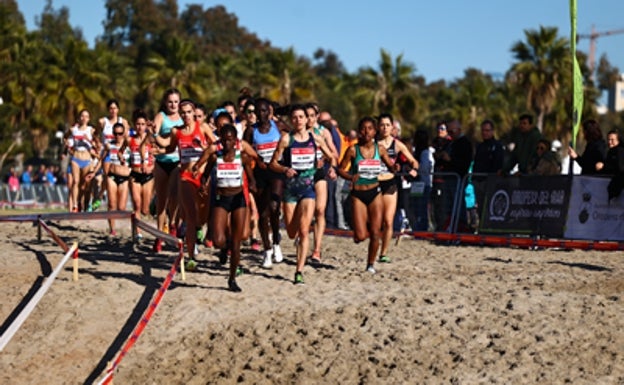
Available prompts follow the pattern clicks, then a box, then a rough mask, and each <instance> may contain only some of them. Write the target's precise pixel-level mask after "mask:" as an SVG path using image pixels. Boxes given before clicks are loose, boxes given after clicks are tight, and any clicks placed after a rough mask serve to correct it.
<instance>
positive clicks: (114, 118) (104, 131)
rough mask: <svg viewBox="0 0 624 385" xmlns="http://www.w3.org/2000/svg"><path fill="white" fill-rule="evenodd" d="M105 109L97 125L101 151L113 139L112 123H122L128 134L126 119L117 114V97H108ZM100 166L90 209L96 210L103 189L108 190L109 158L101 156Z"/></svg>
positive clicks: (103, 150) (99, 203) (104, 149)
mask: <svg viewBox="0 0 624 385" xmlns="http://www.w3.org/2000/svg"><path fill="white" fill-rule="evenodd" d="M106 109H107V110H108V115H107V116H104V117H102V118H100V119H99V120H98V125H99V129H100V138H101V141H102V152H105V151H106V144H107V143H112V142H114V141H115V135H114V133H113V125H114V124H115V123H121V124H123V127H124V131H125V132H126V136H128V132H129V129H130V125H129V124H128V121H127V120H126V119H124V118H122V117H121V116H119V102H118V101H117V99H109V100H108V101H107V102H106ZM102 162H103V164H102V168H101V172H98V173H97V175H96V176H95V178H96V183H97V188H96V191H95V192H94V194H95V199H94V201H93V205H92V207H91V208H92V209H93V210H97V209H98V208H99V207H100V206H101V205H102V198H103V196H104V191H108V187H107V185H106V183H107V181H108V178H107V177H106V176H107V175H108V171H109V169H110V158H109V157H107V156H106V157H102Z"/></svg>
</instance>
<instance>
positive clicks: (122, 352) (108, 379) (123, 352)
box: [98, 248, 184, 384]
mask: <svg viewBox="0 0 624 385" xmlns="http://www.w3.org/2000/svg"><path fill="white" fill-rule="evenodd" d="M182 258H184V249H183V248H180V253H179V255H178V258H176V260H175V262H174V263H173V265H172V266H171V269H170V270H169V274H167V278H165V281H164V282H163V284H162V286H161V287H160V289H158V293H157V294H156V296H155V297H154V299H153V300H152V302H151V303H150V305H149V306H148V308H147V310H146V311H145V314H143V317H142V318H141V321H139V324H138V325H137V326H136V328H135V329H134V331H133V332H132V335H131V336H130V337H129V338H128V340H127V341H126V344H125V345H124V347H123V348H122V349H121V350H120V351H119V354H118V355H117V358H116V359H115V361H113V364H112V365H111V367H110V368H109V369H108V370H107V371H106V375H105V376H104V378H103V379H102V380H101V381H100V382H98V384H110V382H111V381H112V380H113V374H114V371H115V369H116V368H117V367H118V366H119V363H120V362H121V360H122V359H123V358H124V357H125V355H126V354H127V353H128V351H129V350H130V348H132V346H133V345H134V343H135V342H136V341H137V340H138V339H139V336H140V335H141V333H143V330H144V329H145V326H147V323H148V322H149V321H150V319H151V318H152V316H153V315H154V312H155V311H156V308H157V307H158V305H159V304H160V301H161V300H162V298H163V296H164V295H165V292H166V291H167V289H168V288H169V285H170V284H171V281H173V277H174V276H175V274H176V270H177V269H178V265H179V264H180V263H181V261H182Z"/></svg>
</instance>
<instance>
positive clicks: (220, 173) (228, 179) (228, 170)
mask: <svg viewBox="0 0 624 385" xmlns="http://www.w3.org/2000/svg"><path fill="white" fill-rule="evenodd" d="M239 143H240V141H238V140H237V141H236V147H235V151H236V155H234V161H232V162H226V161H225V160H224V159H223V156H224V153H223V147H222V146H221V147H220V146H217V148H219V147H220V149H218V150H217V165H216V167H217V173H216V175H217V187H241V186H242V185H243V160H242V158H241V150H240V146H239Z"/></svg>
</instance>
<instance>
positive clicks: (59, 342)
mask: <svg viewBox="0 0 624 385" xmlns="http://www.w3.org/2000/svg"><path fill="white" fill-rule="evenodd" d="M117 223H118V225H117V228H118V231H117V232H118V236H116V237H110V236H108V235H107V231H106V226H105V222H104V221H99V222H96V221H93V222H89V221H81V222H71V221H57V222H55V223H49V224H50V227H51V228H52V229H53V231H54V232H55V233H57V234H58V235H59V236H60V237H61V238H62V239H63V240H64V241H65V242H66V243H68V244H71V243H73V242H78V246H79V280H78V281H76V282H74V281H73V280H72V270H71V262H69V263H67V264H66V266H65V268H64V269H63V271H62V272H61V273H60V275H59V276H58V278H57V279H56V280H55V281H54V283H53V284H52V286H51V288H50V290H49V291H48V292H47V293H46V295H45V296H44V297H43V299H42V300H41V302H40V303H39V304H38V305H37V307H36V308H35V309H34V311H33V313H32V314H31V315H30V317H28V319H27V320H26V321H25V323H24V324H23V326H22V327H21V328H20V329H19V331H18V332H17V333H16V334H15V336H14V337H13V339H12V340H11V341H10V342H9V343H8V345H7V346H6V347H5V349H4V351H2V353H0V369H1V370H0V372H1V374H0V383H3V384H44V383H45V384H84V383H94V382H97V381H99V380H100V379H101V378H102V375H103V373H104V371H105V369H106V367H107V365H108V364H109V362H111V361H113V360H115V358H116V357H117V354H118V352H119V351H120V350H121V348H122V347H123V346H124V344H125V342H126V340H127V339H128V338H129V336H130V335H131V333H132V331H133V330H134V329H135V327H136V326H137V325H138V324H139V322H140V320H141V317H142V316H143V314H144V313H145V311H146V309H148V306H149V304H150V303H151V301H152V300H153V298H154V297H155V295H156V293H157V291H158V289H159V287H160V286H161V285H162V283H163V281H164V280H165V278H166V277H167V274H168V273H169V270H170V268H171V265H172V264H173V262H174V260H175V257H176V256H177V253H176V250H175V249H174V248H172V247H165V249H164V250H163V252H162V253H160V254H155V253H153V252H152V251H151V245H152V242H153V238H151V236H150V235H148V234H146V235H145V238H144V241H143V242H142V243H140V244H137V245H134V244H133V243H132V238H131V231H130V227H129V225H128V224H127V223H125V222H124V221H122V220H118V221H117ZM0 234H1V235H0V248H1V249H2V250H4V252H2V253H0V274H1V281H2V284H3V287H4V291H5V295H4V299H3V301H2V304H1V306H0V317H1V319H2V322H3V331H4V330H5V329H6V327H7V326H8V324H7V323H8V321H10V320H11V319H12V318H15V316H16V313H17V312H18V311H19V309H20V307H23V306H24V302H25V298H28V296H29V295H32V292H33V291H35V290H36V289H37V288H38V286H40V284H41V282H42V281H43V277H44V276H47V275H49V274H50V272H51V271H52V270H53V269H54V268H55V267H56V265H57V264H58V263H59V261H60V260H61V259H62V257H63V254H64V253H63V251H62V249H61V248H60V247H59V246H58V245H57V244H55V243H54V242H53V241H52V239H51V238H50V237H49V236H47V235H46V234H45V233H44V234H43V237H42V239H41V241H38V240H37V227H35V226H33V225H32V224H31V223H10V222H9V223H6V222H3V223H0ZM283 235H284V238H285V233H283ZM367 246H368V242H363V243H361V244H355V243H354V242H353V241H352V239H350V238H345V237H337V236H326V237H325V238H324V246H323V255H322V256H323V258H322V263H321V264H320V265H318V266H313V265H308V266H306V269H305V270H304V277H305V285H303V286H299V285H297V286H296V285H293V276H294V272H295V265H294V263H295V257H294V253H295V249H294V245H293V242H292V241H291V240H288V239H286V238H285V239H284V240H283V241H282V249H283V250H284V254H285V261H284V262H283V263H280V264H274V265H273V268H272V269H270V270H268V269H263V268H262V267H261V264H262V258H261V255H260V254H258V253H255V252H253V251H252V250H251V249H249V248H247V247H244V249H243V253H242V264H243V266H244V268H245V274H244V275H242V276H241V277H239V278H238V279H237V281H238V283H239V285H240V286H241V288H242V289H243V292H242V293H233V292H230V291H228V290H227V266H221V265H220V264H219V262H218V258H217V256H216V250H211V249H207V248H205V247H200V256H199V258H198V261H199V267H198V270H197V271H195V272H187V273H186V280H185V281H183V280H182V278H181V276H180V274H177V275H176V276H175V278H174V279H173V283H172V284H171V286H170V287H169V290H168V291H167V292H166V293H165V295H164V297H163V299H162V301H161V302H160V304H159V306H158V308H157V309H156V312H155V314H154V316H153V317H152V318H151V319H150V320H149V323H148V324H147V326H146V327H145V329H144V331H143V333H142V334H141V335H140V337H139V338H138V340H137V341H136V343H135V345H134V346H133V347H132V348H131V349H130V350H129V352H128V353H127V354H126V355H125V357H124V358H123V360H122V361H121V363H120V365H119V367H118V368H117V370H116V371H115V375H114V383H115V384H235V383H236V384H238V383H244V384H568V383H569V384H624V332H623V330H624V299H623V298H622V297H623V294H624V253H623V252H621V251H618V252H599V251H581V250H529V249H519V248H507V247H487V246H465V245H446V244H436V243H434V242H430V241H425V240H414V239H403V240H402V241H401V242H400V244H399V245H394V244H393V245H392V246H391V248H390V252H389V256H390V257H391V259H392V262H391V263H389V264H377V265H376V269H377V273H376V274H374V275H373V274H370V273H368V272H365V267H366V248H367Z"/></svg>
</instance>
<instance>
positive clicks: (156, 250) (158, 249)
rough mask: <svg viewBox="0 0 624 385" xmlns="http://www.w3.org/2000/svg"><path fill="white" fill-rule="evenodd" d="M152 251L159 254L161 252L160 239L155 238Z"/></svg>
mask: <svg viewBox="0 0 624 385" xmlns="http://www.w3.org/2000/svg"><path fill="white" fill-rule="evenodd" d="M152 250H153V251H155V252H157V253H160V252H161V251H162V240H161V239H160V238H157V239H156V241H155V242H154V247H152Z"/></svg>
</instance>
